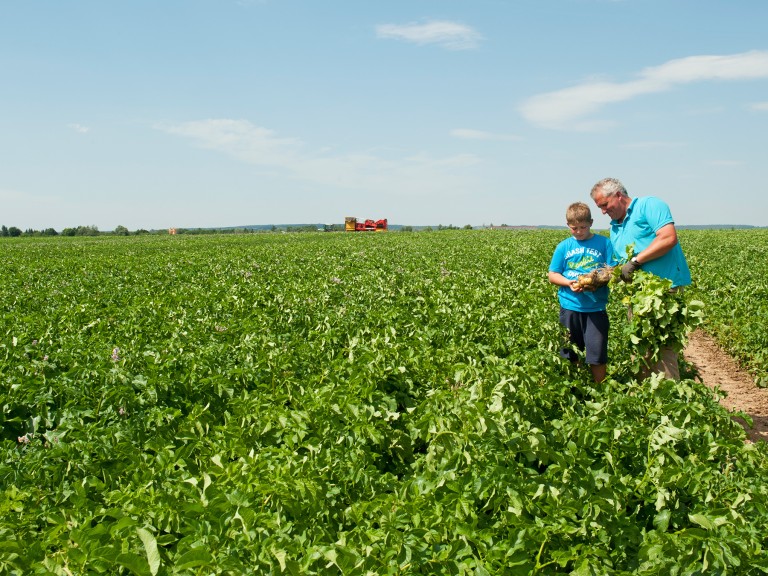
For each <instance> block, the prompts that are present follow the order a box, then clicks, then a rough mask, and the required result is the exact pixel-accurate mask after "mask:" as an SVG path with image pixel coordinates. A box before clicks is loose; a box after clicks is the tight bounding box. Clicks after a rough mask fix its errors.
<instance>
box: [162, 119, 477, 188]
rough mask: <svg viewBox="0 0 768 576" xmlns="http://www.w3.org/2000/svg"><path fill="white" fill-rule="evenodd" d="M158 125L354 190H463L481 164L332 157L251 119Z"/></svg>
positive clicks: (462, 158) (458, 158)
mask: <svg viewBox="0 0 768 576" xmlns="http://www.w3.org/2000/svg"><path fill="white" fill-rule="evenodd" d="M157 128H158V129H160V130H163V131H165V132H168V133H170V134H175V135H179V136H183V137H185V138H188V139H190V140H192V141H194V142H195V143H197V145H199V146H201V147H203V148H207V149H211V150H216V151H219V152H223V153H226V154H229V155H230V156H233V157H235V158H237V159H239V160H241V161H243V162H245V163H248V164H253V165H259V166H263V167H267V168H271V169H276V170H282V171H284V172H285V174H287V175H288V176H289V177H292V178H296V179H300V180H304V181H307V182H311V183H313V184H316V185H321V186H332V187H334V188H341V189H346V190H352V191H359V190H366V191H369V192H373V193H381V194H398V195H422V194H424V193H434V192H435V191H444V192H451V191H460V190H461V189H462V186H463V185H462V182H463V180H462V174H463V172H464V171H465V170H466V169H468V168H472V167H473V166H475V165H477V164H478V163H479V162H480V161H479V159H478V158H477V157H476V156H474V155H471V154H460V155H455V156H448V157H443V158H435V157H431V156H427V155H413V156H410V157H405V158H401V159H395V160H390V159H386V158H382V157H378V156H375V155H372V154H369V153H355V154H336V155H334V154H331V153H330V152H329V151H328V150H327V149H322V150H316V151H313V150H309V149H308V147H307V146H306V145H305V144H304V143H303V142H302V141H301V140H299V139H296V138H284V137H280V136H278V135H277V134H276V133H275V132H274V131H272V130H269V129H267V128H263V127H260V126H256V125H254V124H252V123H251V122H248V121H247V120H230V119H212V120H200V121H193V122H185V123H183V124H178V125H167V126H157Z"/></svg>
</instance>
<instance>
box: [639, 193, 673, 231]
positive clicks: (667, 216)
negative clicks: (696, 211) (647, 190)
mask: <svg viewBox="0 0 768 576" xmlns="http://www.w3.org/2000/svg"><path fill="white" fill-rule="evenodd" d="M645 219H646V221H647V222H648V225H649V226H650V227H651V229H653V231H654V232H658V231H659V228H662V227H664V226H666V225H667V224H673V223H674V222H675V221H674V219H673V218H672V212H671V211H670V210H669V206H667V204H666V202H663V201H662V200H659V199H658V198H654V197H652V196H651V197H649V198H647V199H646V202H645Z"/></svg>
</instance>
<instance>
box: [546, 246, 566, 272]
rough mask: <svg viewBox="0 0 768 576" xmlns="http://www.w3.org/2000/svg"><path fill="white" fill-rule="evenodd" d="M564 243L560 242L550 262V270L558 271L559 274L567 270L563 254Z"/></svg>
mask: <svg viewBox="0 0 768 576" xmlns="http://www.w3.org/2000/svg"><path fill="white" fill-rule="evenodd" d="M563 250H564V247H563V244H562V243H561V244H558V245H557V248H555V253H554V254H552V260H551V261H550V263H549V271H550V272H557V273H558V274H562V273H563V270H565V257H564V255H563Z"/></svg>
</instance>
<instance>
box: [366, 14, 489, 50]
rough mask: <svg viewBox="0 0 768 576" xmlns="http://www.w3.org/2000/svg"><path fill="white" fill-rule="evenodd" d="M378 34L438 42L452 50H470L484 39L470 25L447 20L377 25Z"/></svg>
mask: <svg viewBox="0 0 768 576" xmlns="http://www.w3.org/2000/svg"><path fill="white" fill-rule="evenodd" d="M376 35H377V36H378V37H379V38H393V39H395V40H405V41H406V42H413V43H414V44H437V45H439V46H442V47H444V48H448V49H450V50H470V49H472V48H475V47H476V46H477V44H478V42H479V41H480V40H482V36H481V35H480V34H479V33H478V32H477V31H475V30H474V29H472V28H470V27H469V26H465V25H464V24H459V23H457V22H448V21H445V20H437V21H432V22H427V23H425V24H401V25H399V24H381V25H379V26H377V27H376Z"/></svg>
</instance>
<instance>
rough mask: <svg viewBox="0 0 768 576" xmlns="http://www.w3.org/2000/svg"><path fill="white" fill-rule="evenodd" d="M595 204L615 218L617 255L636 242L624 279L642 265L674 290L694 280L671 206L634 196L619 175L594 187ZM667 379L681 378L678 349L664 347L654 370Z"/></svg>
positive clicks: (613, 237)
mask: <svg viewBox="0 0 768 576" xmlns="http://www.w3.org/2000/svg"><path fill="white" fill-rule="evenodd" d="M591 196H592V200H594V202H595V205H597V207H598V208H600V210H601V211H602V212H603V214H608V216H610V218H611V244H613V250H614V253H615V255H616V258H617V259H619V260H622V259H624V258H626V253H627V252H626V249H627V246H629V245H630V244H631V245H633V254H632V257H631V259H630V260H629V261H628V262H627V263H626V264H624V265H623V266H622V267H621V278H622V280H624V281H626V282H631V281H632V275H633V274H634V272H635V271H636V270H637V269H638V268H642V269H643V270H645V271H646V272H651V273H652V274H655V275H656V276H660V277H661V278H666V279H668V280H671V281H672V289H673V290H682V288H683V286H688V285H689V284H690V283H691V272H690V270H689V269H688V262H686V260H685V255H684V254H683V250H682V248H681V247H680V243H679V242H678V241H677V230H675V221H674V220H673V219H672V213H671V212H670V210H669V206H667V204H666V203H665V202H663V201H662V200H660V199H658V198H655V197H653V196H646V197H641V198H634V199H633V198H630V197H629V194H627V190H626V188H624V185H623V184H622V183H621V182H619V181H618V180H617V179H615V178H604V179H603V180H600V181H599V182H598V183H597V184H595V185H594V186H593V187H592V192H591ZM653 370H654V371H656V372H663V373H664V374H665V376H666V377H667V378H672V379H674V380H679V379H680V369H679V367H678V358H677V352H675V351H674V350H672V349H671V348H662V350H661V353H660V359H659V362H658V363H657V364H656V366H655V367H654V369H653Z"/></svg>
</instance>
